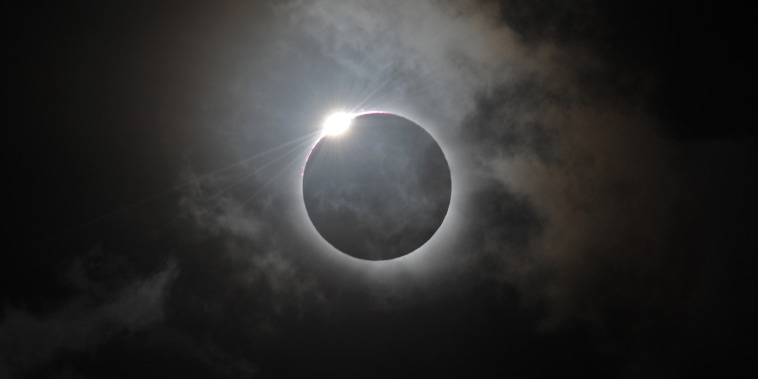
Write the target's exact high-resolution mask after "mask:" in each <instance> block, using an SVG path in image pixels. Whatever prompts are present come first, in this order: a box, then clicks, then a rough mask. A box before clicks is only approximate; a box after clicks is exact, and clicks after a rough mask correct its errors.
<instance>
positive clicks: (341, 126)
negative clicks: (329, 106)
mask: <svg viewBox="0 0 758 379" xmlns="http://www.w3.org/2000/svg"><path fill="white" fill-rule="evenodd" d="M352 121H353V115H352V114H350V113H343V112H338V113H332V114H331V115H330V116H329V117H327V118H326V121H324V130H323V132H322V135H325V136H336V135H338V134H342V133H344V132H345V130H347V128H349V127H350V123H351V122H352Z"/></svg>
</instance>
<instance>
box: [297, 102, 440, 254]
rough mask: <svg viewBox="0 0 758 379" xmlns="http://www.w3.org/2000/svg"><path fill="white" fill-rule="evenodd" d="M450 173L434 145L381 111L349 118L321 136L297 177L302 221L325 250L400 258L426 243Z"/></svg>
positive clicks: (409, 124) (411, 125)
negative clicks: (321, 240) (308, 221)
mask: <svg viewBox="0 0 758 379" xmlns="http://www.w3.org/2000/svg"><path fill="white" fill-rule="evenodd" d="M450 194H451V180H450V168H449V166H448V163H447V160H446V159H445V155H444V154H443V153H442V149H441V148H440V146H439V145H438V144H437V142H436V141H435V140H434V139H433V138H432V136H431V135H429V133H427V132H426V131H425V130H424V129H423V128H422V127H420V126H419V125H417V124H415V123H413V122H412V121H410V120H408V119H406V118H403V117H400V116H397V115H393V114H388V113H371V114H364V115H360V116H357V117H355V118H354V119H353V121H352V125H351V126H350V128H349V129H348V130H347V131H346V132H345V133H343V134H340V135H337V136H325V137H323V138H322V139H321V140H320V141H319V142H318V143H317V144H316V146H315V147H314V148H313V151H312V152H311V154H310V156H309V158H308V161H307V162H306V164H305V171H304V173H303V198H304V200H305V208H306V210H307V212H308V217H309V218H310V219H311V221H312V222H313V225H314V226H315V227H316V230H317V231H318V232H319V234H321V236H322V237H324V239H325V240H326V241H327V242H329V243H330V244H331V245H332V246H334V247H335V248H337V249H338V250H340V251H342V252H343V253H345V254H348V255H350V256H353V257H355V258H359V259H365V260H372V261H376V260H387V259H394V258H398V257H401V256H403V255H406V254H408V253H410V252H412V251H414V250H416V249H418V248H419V247H421V246H422V245H423V244H424V243H426V242H427V241H428V240H429V239H430V238H431V237H432V235H434V233H435V232H436V231H437V229H438V228H439V227H440V225H441V224H442V221H443V220H444V219H445V215H446V214H447V210H448V206H449V205H450Z"/></svg>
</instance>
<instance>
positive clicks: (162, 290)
mask: <svg viewBox="0 0 758 379" xmlns="http://www.w3.org/2000/svg"><path fill="white" fill-rule="evenodd" d="M178 273H179V269H178V267H177V265H176V264H175V263H173V262H172V263H169V264H168V266H167V267H165V268H164V269H163V270H162V271H160V272H158V273H157V274H154V275H153V276H150V277H148V278H143V279H138V280H135V281H132V282H130V283H128V284H127V285H126V286H124V287H123V288H121V289H119V290H117V291H115V292H114V293H111V294H110V295H109V296H107V297H106V298H105V299H104V300H103V301H102V302H101V303H93V301H92V298H91V296H90V294H82V295H79V296H78V297H76V298H74V299H73V300H72V301H71V302H69V303H68V304H66V305H65V306H63V307H62V308H60V309H58V310H57V311H55V312H53V313H50V314H46V315H35V314H32V313H30V312H28V311H26V310H23V309H18V308H6V309H5V318H4V319H3V322H2V324H0V354H1V356H2V359H3V360H2V361H3V363H5V365H6V366H7V367H8V370H10V371H11V372H16V373H19V374H20V373H23V372H25V371H26V370H28V369H30V368H33V367H37V366H38V365H43V364H45V363H48V362H49V361H51V360H52V359H54V358H55V357H56V356H57V355H58V354H60V353H62V352H66V351H83V350H87V349H90V348H93V347H96V346H98V345H100V344H101V343H103V342H104V341H105V340H106V339H108V338H109V337H110V336H112V335H113V334H114V333H117V332H119V331H121V330H131V331H137V330H140V329H144V328H145V327H147V326H149V325H151V324H154V323H155V322H157V321H159V320H161V319H162V318H163V316H164V302H165V300H166V297H167V296H168V294H169V289H170V287H171V284H172V283H173V281H174V279H175V278H176V276H177V275H178ZM74 284H75V286H80V287H82V284H84V283H82V282H79V283H74ZM84 287H86V285H85V286H84Z"/></svg>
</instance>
